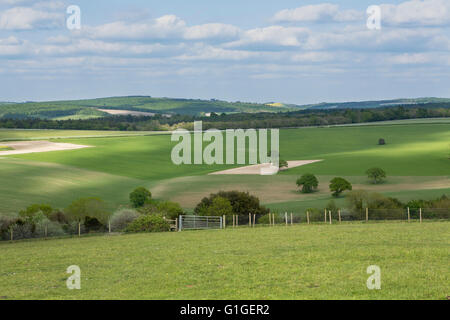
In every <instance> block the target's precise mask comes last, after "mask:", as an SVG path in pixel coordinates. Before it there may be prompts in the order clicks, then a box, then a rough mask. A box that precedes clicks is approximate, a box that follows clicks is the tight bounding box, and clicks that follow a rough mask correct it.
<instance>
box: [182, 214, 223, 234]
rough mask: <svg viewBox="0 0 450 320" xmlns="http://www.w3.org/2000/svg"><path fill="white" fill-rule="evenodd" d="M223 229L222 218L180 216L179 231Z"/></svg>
mask: <svg viewBox="0 0 450 320" xmlns="http://www.w3.org/2000/svg"><path fill="white" fill-rule="evenodd" d="M222 228H223V219H222V217H203V216H180V218H179V223H178V231H182V230H199V229H222Z"/></svg>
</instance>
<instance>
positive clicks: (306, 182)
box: [297, 173, 319, 193]
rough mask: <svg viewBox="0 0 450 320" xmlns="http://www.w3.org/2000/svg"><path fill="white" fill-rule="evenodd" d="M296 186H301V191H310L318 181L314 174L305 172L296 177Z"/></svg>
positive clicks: (315, 187)
mask: <svg viewBox="0 0 450 320" xmlns="http://www.w3.org/2000/svg"><path fill="white" fill-rule="evenodd" d="M297 186H298V187H299V188H300V187H301V188H302V192H303V193H311V192H313V190H315V189H317V187H318V186H319V181H318V180H317V178H316V176H315V175H313V174H311V173H307V174H304V175H302V176H301V177H300V178H298V179H297Z"/></svg>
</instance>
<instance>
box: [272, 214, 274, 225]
mask: <svg viewBox="0 0 450 320" xmlns="http://www.w3.org/2000/svg"><path fill="white" fill-rule="evenodd" d="M272 223H273V225H274V226H275V213H272Z"/></svg>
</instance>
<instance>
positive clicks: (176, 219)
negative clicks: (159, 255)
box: [175, 218, 178, 232]
mask: <svg viewBox="0 0 450 320" xmlns="http://www.w3.org/2000/svg"><path fill="white" fill-rule="evenodd" d="M176 231H178V218H175V232H176Z"/></svg>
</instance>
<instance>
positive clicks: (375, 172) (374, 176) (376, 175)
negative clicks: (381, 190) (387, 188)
mask: <svg viewBox="0 0 450 320" xmlns="http://www.w3.org/2000/svg"><path fill="white" fill-rule="evenodd" d="M366 174H367V177H368V178H369V179H371V180H373V183H375V184H377V183H380V182H382V181H383V180H384V179H385V178H386V172H385V171H384V170H383V169H381V168H371V169H369V170H367V171H366Z"/></svg>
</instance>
